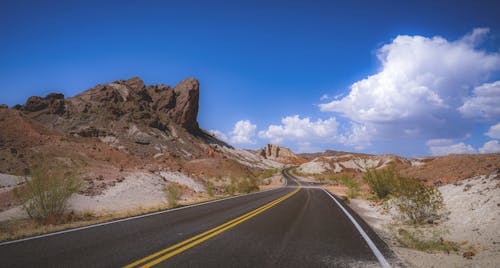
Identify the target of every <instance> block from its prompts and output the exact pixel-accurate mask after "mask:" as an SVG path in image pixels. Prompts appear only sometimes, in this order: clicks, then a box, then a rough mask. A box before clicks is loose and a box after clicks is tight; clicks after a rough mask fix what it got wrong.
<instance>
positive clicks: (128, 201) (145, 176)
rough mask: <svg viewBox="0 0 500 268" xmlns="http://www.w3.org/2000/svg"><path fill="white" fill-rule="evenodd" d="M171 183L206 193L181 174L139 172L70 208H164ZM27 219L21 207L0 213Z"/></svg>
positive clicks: (105, 210)
mask: <svg viewBox="0 0 500 268" xmlns="http://www.w3.org/2000/svg"><path fill="white" fill-rule="evenodd" d="M169 183H178V184H181V185H184V186H186V187H188V188H190V189H191V190H193V191H194V192H198V193H200V192H205V191H206V190H205V187H204V186H203V185H202V184H201V183H198V182H196V181H195V180H194V179H193V178H191V177H188V176H186V175H184V174H182V173H179V172H170V171H161V172H159V173H158V174H153V173H149V172H142V171H138V172H132V173H129V174H127V175H126V176H125V180H123V181H122V182H120V183H116V185H115V186H113V187H110V188H108V189H106V190H105V191H104V192H103V194H101V195H97V196H86V195H81V194H75V195H73V196H72V197H71V198H70V200H69V206H68V208H69V209H71V210H74V211H75V212H94V213H96V214H101V213H102V214H106V213H113V212H124V211H130V210H134V209H139V208H148V207H156V206H160V205H165V204H166V202H167V201H166V193H165V192H164V191H163V189H164V187H165V185H167V184H169ZM182 201H189V200H182V199H181V202H182ZM25 217H27V215H26V213H25V212H24V211H23V209H22V207H21V206H17V207H14V208H11V209H9V210H6V211H3V212H1V213H0V221H4V220H9V219H19V218H25Z"/></svg>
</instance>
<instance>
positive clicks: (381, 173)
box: [363, 169, 398, 199]
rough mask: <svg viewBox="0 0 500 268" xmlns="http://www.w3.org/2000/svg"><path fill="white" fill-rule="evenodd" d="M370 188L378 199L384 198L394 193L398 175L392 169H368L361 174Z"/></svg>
mask: <svg viewBox="0 0 500 268" xmlns="http://www.w3.org/2000/svg"><path fill="white" fill-rule="evenodd" d="M363 179H364V180H365V181H366V182H367V183H368V185H369V186H370V189H371V190H372V191H373V193H374V194H375V196H376V197H377V198H379V199H384V198H386V197H387V196H388V195H390V194H392V193H394V192H395V191H396V188H397V180H398V176H397V174H396V173H395V172H394V171H393V170H392V169H383V170H376V169H368V170H367V171H366V173H365V175H364V176H363Z"/></svg>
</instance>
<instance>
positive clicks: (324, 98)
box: [319, 94, 330, 101]
mask: <svg viewBox="0 0 500 268" xmlns="http://www.w3.org/2000/svg"><path fill="white" fill-rule="evenodd" d="M329 98H330V97H329V96H328V95H327V94H323V96H321V98H319V100H321V101H324V100H327V99H329Z"/></svg>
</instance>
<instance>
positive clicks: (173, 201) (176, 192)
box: [165, 183, 182, 207]
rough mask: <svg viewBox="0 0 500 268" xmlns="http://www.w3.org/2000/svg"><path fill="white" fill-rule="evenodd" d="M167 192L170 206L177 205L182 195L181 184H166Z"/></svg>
mask: <svg viewBox="0 0 500 268" xmlns="http://www.w3.org/2000/svg"><path fill="white" fill-rule="evenodd" d="M165 193H166V194H167V202H168V205H169V206H170V207H176V206H177V205H178V202H179V199H180V198H181V195H182V189H181V187H180V185H178V184H176V183H171V184H168V185H167V186H165Z"/></svg>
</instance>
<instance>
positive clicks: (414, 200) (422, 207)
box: [395, 177, 444, 224]
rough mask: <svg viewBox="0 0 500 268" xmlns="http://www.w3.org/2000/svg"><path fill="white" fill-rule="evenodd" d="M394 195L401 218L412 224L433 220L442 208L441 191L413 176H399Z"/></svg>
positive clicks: (437, 217) (437, 216) (438, 215)
mask: <svg viewBox="0 0 500 268" xmlns="http://www.w3.org/2000/svg"><path fill="white" fill-rule="evenodd" d="M396 197H397V198H396V199H395V201H396V206H397V208H398V209H399V211H400V212H401V216H402V217H403V220H405V221H407V222H409V223H412V224H422V223H426V222H433V221H434V220H437V219H439V217H440V212H441V210H442V209H443V208H444V202H443V196H442V195H441V192H439V190H438V189H436V188H435V187H433V186H430V185H425V184H424V183H422V182H421V181H419V180H418V179H415V178H405V177H400V178H399V183H398V188H397V193H396Z"/></svg>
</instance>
